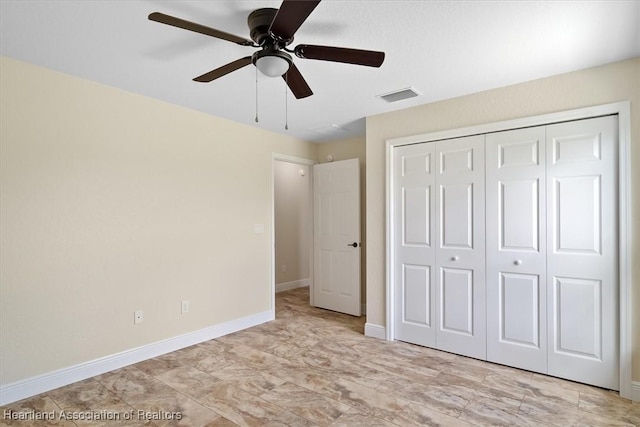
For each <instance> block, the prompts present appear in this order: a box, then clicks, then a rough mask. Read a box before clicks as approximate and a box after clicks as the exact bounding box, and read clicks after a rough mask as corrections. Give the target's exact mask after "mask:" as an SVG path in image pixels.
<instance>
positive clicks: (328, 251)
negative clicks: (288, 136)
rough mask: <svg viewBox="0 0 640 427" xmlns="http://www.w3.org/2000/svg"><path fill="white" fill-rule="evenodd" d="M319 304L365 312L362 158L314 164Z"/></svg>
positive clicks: (316, 292)
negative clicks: (363, 287) (363, 292)
mask: <svg viewBox="0 0 640 427" xmlns="http://www.w3.org/2000/svg"><path fill="white" fill-rule="evenodd" d="M313 200H314V208H313V209H314V274H313V276H314V280H313V304H314V305H315V306H316V307H320V308H326V309H328V310H333V311H338V312H341V313H346V314H351V315H353V316H360V315H361V305H360V170H359V163H358V159H350V160H342V161H339V162H332V163H322V164H318V165H314V166H313Z"/></svg>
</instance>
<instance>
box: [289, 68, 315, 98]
mask: <svg viewBox="0 0 640 427" xmlns="http://www.w3.org/2000/svg"><path fill="white" fill-rule="evenodd" d="M282 78H283V79H284V80H285V81H286V82H287V85H288V86H289V89H291V93H293V96H295V97H296V99H302V98H306V97H307V96H311V95H313V92H312V91H311V88H310V87H309V85H308V84H307V82H306V80H305V79H304V77H302V74H300V70H298V67H296V66H295V64H293V63H292V64H291V66H290V67H289V71H287V72H286V73H284V74H283V75H282Z"/></svg>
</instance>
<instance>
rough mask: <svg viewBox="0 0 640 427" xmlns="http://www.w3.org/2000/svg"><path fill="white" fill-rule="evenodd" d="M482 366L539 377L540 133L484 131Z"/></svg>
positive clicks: (542, 362) (542, 276)
mask: <svg viewBox="0 0 640 427" xmlns="http://www.w3.org/2000/svg"><path fill="white" fill-rule="evenodd" d="M486 155H487V166H486V174H487V175H486V176H487V241H486V243H487V360H489V361H491V362H496V363H501V364H504V365H510V366H515V367H518V368H522V369H528V370H531V371H537V372H546V371H547V340H546V336H547V330H546V328H547V326H546V325H547V317H546V314H547V308H546V307H547V288H546V279H547V276H546V264H547V259H546V250H547V245H546V234H547V228H546V219H547V217H546V196H545V193H546V186H545V173H546V172H545V161H546V158H545V127H544V126H541V127H534V128H527V129H518V130H512V131H506V132H497V133H491V134H488V135H487V136H486Z"/></svg>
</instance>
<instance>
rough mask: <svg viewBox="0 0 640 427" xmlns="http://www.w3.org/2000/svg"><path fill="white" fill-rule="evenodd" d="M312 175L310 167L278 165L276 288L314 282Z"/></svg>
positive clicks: (275, 193)
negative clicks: (303, 281)
mask: <svg viewBox="0 0 640 427" xmlns="http://www.w3.org/2000/svg"><path fill="white" fill-rule="evenodd" d="M300 171H303V173H304V175H302V174H301V173H300ZM309 172H310V168H309V166H307V165H301V164H297V163H289V162H285V161H276V162H275V165H274V171H273V175H274V189H275V191H274V210H275V269H276V271H275V273H276V284H281V283H289V282H294V281H298V280H305V279H310V277H309V260H310V256H311V253H310V252H311V251H310V245H311V239H312V233H313V221H312V219H313V216H312V215H313V212H311V198H312V189H311V188H310V187H309V185H310V182H311V181H310V179H311V178H310V175H309Z"/></svg>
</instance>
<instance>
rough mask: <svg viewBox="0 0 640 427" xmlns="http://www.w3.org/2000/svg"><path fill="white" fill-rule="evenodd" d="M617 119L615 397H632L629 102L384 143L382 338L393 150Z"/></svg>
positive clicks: (389, 305)
mask: <svg viewBox="0 0 640 427" xmlns="http://www.w3.org/2000/svg"><path fill="white" fill-rule="evenodd" d="M606 115H617V116H618V274H619V280H620V283H619V310H620V313H619V315H620V317H619V321H618V323H619V324H618V326H619V334H620V349H619V356H620V396H622V397H624V398H626V399H632V398H633V397H634V396H633V388H632V355H633V347H632V344H633V342H632V339H633V336H632V332H633V331H632V325H633V309H632V299H631V284H632V283H633V281H632V271H631V238H629V237H628V235H629V232H630V231H631V173H630V170H631V169H630V161H631V160H630V158H631V156H630V146H631V103H630V101H623V102H616V103H611V104H604V105H597V106H593V107H586V108H579V109H575V110H568V111H560V112H556V113H550V114H543V115H538V116H532V117H525V118H520V119H513V120H506V121H501V122H495V123H487V124H482V125H477V126H470V127H464V128H458V129H450V130H444V131H438V132H429V133H424V134H418V135H411V136H406V137H401V138H393V139H388V140H387V141H386V168H385V169H386V171H385V174H386V200H385V209H386V260H385V265H386V270H387V275H386V339H387V340H388V341H393V340H395V331H394V328H395V318H394V316H395V308H394V307H395V305H394V304H395V301H394V292H393V290H394V286H395V283H394V281H393V278H394V266H393V260H394V256H395V254H394V235H395V231H396V230H395V228H394V225H393V224H394V216H395V214H396V213H395V212H394V209H393V205H392V202H393V199H394V194H393V173H394V170H393V164H394V162H393V160H394V154H393V153H394V150H393V149H394V147H397V146H401V145H408V144H417V143H424V142H433V141H437V140H442V139H450V138H458V137H463V136H471V135H478V134H486V133H491V132H500V131H505V130H512V129H518V128H525V127H532V126H542V125H548V124H551V123H558V122H565V121H573V120H582V119H589V118H593V117H598V116H606Z"/></svg>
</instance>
